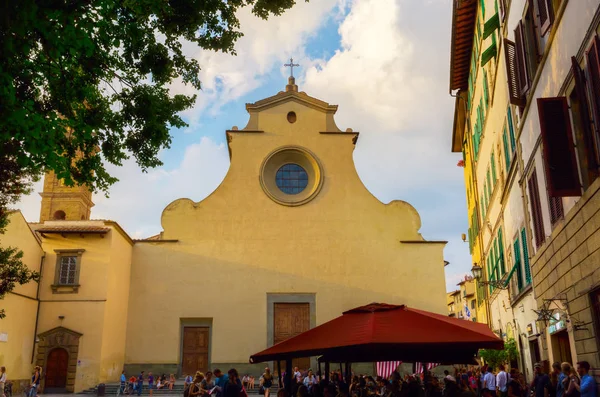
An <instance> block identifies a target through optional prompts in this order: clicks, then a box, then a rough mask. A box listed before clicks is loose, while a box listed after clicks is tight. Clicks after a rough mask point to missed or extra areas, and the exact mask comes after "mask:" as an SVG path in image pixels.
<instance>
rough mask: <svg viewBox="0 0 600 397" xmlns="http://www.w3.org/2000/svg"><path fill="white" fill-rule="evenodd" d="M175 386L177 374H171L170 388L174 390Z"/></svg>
mask: <svg viewBox="0 0 600 397" xmlns="http://www.w3.org/2000/svg"><path fill="white" fill-rule="evenodd" d="M174 386H175V375H173V374H171V375H170V376H169V390H173V387H174Z"/></svg>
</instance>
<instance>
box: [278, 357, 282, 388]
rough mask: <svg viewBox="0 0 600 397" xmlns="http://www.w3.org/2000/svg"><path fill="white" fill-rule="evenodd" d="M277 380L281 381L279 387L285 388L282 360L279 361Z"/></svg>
mask: <svg viewBox="0 0 600 397" xmlns="http://www.w3.org/2000/svg"><path fill="white" fill-rule="evenodd" d="M277 378H278V380H279V387H282V386H283V383H282V382H283V379H282V376H281V360H277Z"/></svg>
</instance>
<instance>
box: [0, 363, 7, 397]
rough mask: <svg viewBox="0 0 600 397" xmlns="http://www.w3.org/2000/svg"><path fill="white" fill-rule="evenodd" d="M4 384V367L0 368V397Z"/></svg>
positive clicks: (2, 394) (2, 393)
mask: <svg viewBox="0 0 600 397" xmlns="http://www.w3.org/2000/svg"><path fill="white" fill-rule="evenodd" d="M5 384H6V367H0V396H1V397H5V396H4V385H5Z"/></svg>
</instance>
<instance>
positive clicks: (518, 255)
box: [513, 237, 523, 291]
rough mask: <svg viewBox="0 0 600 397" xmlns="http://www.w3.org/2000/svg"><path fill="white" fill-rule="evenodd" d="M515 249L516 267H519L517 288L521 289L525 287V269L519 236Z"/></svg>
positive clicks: (514, 245)
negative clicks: (522, 267) (522, 266)
mask: <svg viewBox="0 0 600 397" xmlns="http://www.w3.org/2000/svg"><path fill="white" fill-rule="evenodd" d="M513 248H514V251H515V267H516V268H517V288H518V289H519V291H521V290H522V289H523V270H522V269H521V247H519V237H517V239H516V240H515V242H514V244H513Z"/></svg>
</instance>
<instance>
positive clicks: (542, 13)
mask: <svg viewBox="0 0 600 397" xmlns="http://www.w3.org/2000/svg"><path fill="white" fill-rule="evenodd" d="M537 9H538V15H539V21H540V36H544V35H545V34H546V33H548V30H550V27H551V26H552V23H553V22H554V10H553V9H552V1H551V0H537Z"/></svg>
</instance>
